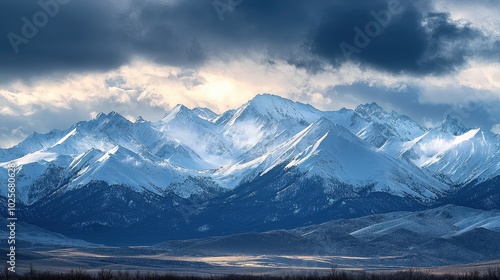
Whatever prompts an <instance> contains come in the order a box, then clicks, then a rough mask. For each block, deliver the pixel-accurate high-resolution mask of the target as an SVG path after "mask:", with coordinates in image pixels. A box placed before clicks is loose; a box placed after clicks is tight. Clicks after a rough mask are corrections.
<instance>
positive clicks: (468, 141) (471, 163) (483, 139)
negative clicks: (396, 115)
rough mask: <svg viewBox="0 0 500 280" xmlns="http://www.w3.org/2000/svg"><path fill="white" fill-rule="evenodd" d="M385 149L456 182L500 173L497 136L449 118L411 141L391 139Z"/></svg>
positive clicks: (499, 153)
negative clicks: (466, 126)
mask: <svg viewBox="0 0 500 280" xmlns="http://www.w3.org/2000/svg"><path fill="white" fill-rule="evenodd" d="M381 150H383V151H385V152H386V153H388V154H390V155H392V156H393V157H399V158H403V159H406V160H408V161H410V162H413V163H414V164H415V165H416V166H418V167H420V168H422V169H425V170H429V171H431V172H432V173H434V174H436V175H438V176H446V177H447V178H448V179H449V180H451V182H452V183H453V184H466V183H468V182H471V181H472V180H475V179H479V182H481V181H484V180H486V179H489V178H493V177H495V176H498V175H499V174H500V145H499V143H498V140H497V137H496V136H495V135H492V134H491V133H489V132H485V131H481V130H480V129H470V130H469V129H467V128H465V127H464V126H463V125H462V124H460V123H459V122H458V121H456V120H454V119H453V118H451V117H449V116H448V117H447V118H446V120H445V121H443V123H442V124H441V125H440V126H438V127H436V128H434V129H431V130H429V131H428V132H426V133H425V134H423V135H422V136H420V137H417V138H415V139H413V140H411V141H398V140H394V141H389V142H388V143H386V144H385V145H384V146H383V147H381Z"/></svg>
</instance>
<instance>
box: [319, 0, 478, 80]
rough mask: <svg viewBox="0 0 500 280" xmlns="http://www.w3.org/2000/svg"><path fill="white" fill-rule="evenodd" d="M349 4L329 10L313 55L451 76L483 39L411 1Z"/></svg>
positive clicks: (376, 0)
mask: <svg viewBox="0 0 500 280" xmlns="http://www.w3.org/2000/svg"><path fill="white" fill-rule="evenodd" d="M349 3H350V4H347V5H346V4H344V5H343V6H341V7H332V8H331V9H330V10H328V12H327V13H326V16H324V18H323V21H322V22H321V24H320V25H319V27H318V28H317V30H316V31H315V33H314V34H313V36H312V38H311V43H310V48H311V51H312V52H313V53H315V54H317V55H319V56H321V57H324V58H325V59H328V60H329V61H330V62H331V63H332V64H333V65H340V64H342V63H344V62H345V61H348V60H352V61H354V62H356V63H359V64H360V65H361V66H372V67H374V68H378V69H380V70H384V71H387V72H392V73H401V72H407V73H412V74H419V75H422V74H434V73H437V74H440V73H448V72H450V71H453V70H454V69H456V68H457V67H459V66H461V65H463V64H464V62H465V61H466V59H467V57H468V56H470V55H471V54H472V53H471V52H472V51H473V50H471V49H470V48H469V46H470V43H471V42H472V41H473V40H475V39H478V38H480V37H481V33H480V32H479V31H477V30H474V29H473V28H471V27H470V26H468V25H465V26H459V25H458V24H457V23H455V22H452V21H451V19H450V15H449V14H447V13H437V12H427V11H426V7H419V6H416V5H415V4H414V3H413V2H410V1H397V0H390V1H381V0H374V1H369V2H367V3H365V4H364V5H359V4H360V1H352V2H349ZM419 4H422V2H420V3H419ZM391 5H393V7H392V9H391ZM393 10H394V11H393ZM384 25H385V26H384Z"/></svg>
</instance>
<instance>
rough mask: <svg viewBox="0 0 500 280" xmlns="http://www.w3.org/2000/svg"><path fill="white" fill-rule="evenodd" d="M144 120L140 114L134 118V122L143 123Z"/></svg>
mask: <svg viewBox="0 0 500 280" xmlns="http://www.w3.org/2000/svg"><path fill="white" fill-rule="evenodd" d="M144 122H146V120H145V119H143V118H142V116H139V117H138V118H137V119H135V123H144Z"/></svg>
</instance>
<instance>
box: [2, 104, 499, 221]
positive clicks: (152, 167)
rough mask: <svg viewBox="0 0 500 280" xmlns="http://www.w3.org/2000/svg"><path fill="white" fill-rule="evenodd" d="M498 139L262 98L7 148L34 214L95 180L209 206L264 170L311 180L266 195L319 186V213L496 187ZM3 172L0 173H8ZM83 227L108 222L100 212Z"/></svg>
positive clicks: (425, 201)
mask: <svg viewBox="0 0 500 280" xmlns="http://www.w3.org/2000/svg"><path fill="white" fill-rule="evenodd" d="M499 140H500V138H499V136H498V135H495V134H492V133H490V132H488V131H483V130H481V129H479V128H466V127H464V126H463V125H462V124H460V123H459V122H458V121H457V120H455V119H453V118H452V117H447V118H446V119H445V120H443V122H442V123H441V124H440V125H439V126H437V127H434V128H425V127H422V126H420V125H419V124H418V123H416V122H415V121H413V120H412V119H411V118H409V117H407V116H405V115H400V114H398V113H396V112H386V111H384V110H383V109H382V108H381V107H380V106H378V105H377V104H375V103H372V104H364V105H360V106H358V107H357V108H356V109H355V110H349V109H341V110H339V111H320V110H318V109H315V108H314V107H312V106H311V105H306V104H302V103H299V102H293V101H291V100H287V99H284V98H281V97H278V96H274V95H269V94H262V95H258V96H256V97H255V98H253V99H252V100H250V101H248V102H247V103H245V104H244V105H242V106H241V107H239V108H237V109H234V110H229V111H227V112H224V113H222V114H220V115H218V114H216V113H214V112H212V111H211V110H209V109H206V108H194V109H188V108H186V107H185V106H183V105H177V106H176V107H174V108H173V109H172V110H171V111H169V112H167V113H166V114H165V116H164V117H163V118H162V119H160V120H158V121H146V120H144V119H143V118H142V117H138V118H137V120H136V121H135V122H131V121H129V120H127V119H126V118H124V117H122V116H121V115H119V114H118V113H115V112H111V113H109V114H103V113H101V114H99V115H98V116H96V117H95V118H94V119H92V120H90V121H82V122H79V123H77V124H75V125H73V126H71V127H70V128H68V129H66V130H54V131H51V132H50V133H47V134H38V133H33V134H32V135H30V136H29V137H28V138H26V139H25V140H24V141H22V142H21V143H19V144H18V145H16V146H14V147H12V148H9V149H4V150H0V167H2V168H7V166H8V164H9V163H11V162H15V163H16V165H18V166H19V172H18V178H17V180H18V185H17V195H18V199H19V203H22V204H23V205H25V206H26V209H27V210H26V211H27V213H28V214H26V215H27V216H29V215H31V214H29V213H30V212H29V211H30V209H31V210H33V209H39V208H40V207H42V208H43V207H47V205H48V204H50V203H51V201H56V200H57V199H58V198H59V197H65V196H71V194H72V193H76V192H77V191H78V190H84V189H85V188H86V187H88V186H89V185H93V184H96V182H101V183H104V184H105V185H108V186H120V187H122V188H124V189H125V190H126V191H127V192H131V193H134V195H139V196H142V197H148V198H147V199H146V200H145V201H151V199H150V198H149V196H154V197H159V198H160V199H162V198H166V197H170V198H172V197H175V199H174V198H172V203H173V204H172V207H175V206H176V204H177V205H179V203H180V204H183V203H184V204H185V205H189V204H191V203H193V201H196V203H202V202H203V203H205V204H207V205H208V206H206V207H208V208H209V207H210V201H216V200H217V201H219V203H225V202H221V201H222V200H223V198H224V197H226V198H227V199H230V197H229V196H228V194H231V196H232V198H234V197H240V198H241V197H243V196H242V194H241V193H238V191H239V190H242V189H244V187H242V186H246V185H248V184H252V182H255V184H253V185H254V186H259V187H260V188H266V186H265V185H266V183H262V182H263V178H264V177H266V175H268V177H272V178H273V179H272V180H278V181H279V180H280V178H287V176H292V175H290V174H293V176H294V178H300V180H302V181H301V182H305V183H304V185H296V184H295V185H294V184H293V183H290V184H288V185H287V188H282V189H280V190H277V191H276V192H275V193H273V195H272V196H270V197H267V198H266V199H269V200H272V201H280V199H284V198H283V197H284V193H289V192H290V194H289V195H291V197H292V198H293V199H297V200H300V199H301V198H300V197H298V196H297V194H298V193H301V191H304V190H305V191H307V185H308V184H310V183H311V182H317V183H318V184H319V185H320V189H321V191H320V192H322V195H323V196H324V198H325V201H326V202H325V203H324V204H322V205H315V206H314V207H313V208H314V209H315V210H311V211H312V212H315V211H316V212H317V211H323V210H325V209H327V208H328V207H331V206H332V205H334V204H335V203H338V202H341V201H343V200H345V199H352V198H361V197H367V196H369V195H370V194H377V193H382V194H387V195H390V196H391V197H396V198H398V199H404V200H408V201H414V202H416V203H418V204H420V205H431V204H433V203H438V202H439V201H440V200H441V199H443V198H448V197H451V196H452V195H455V194H456V193H457V192H459V191H460V189H461V188H462V187H464V186H469V188H471V187H470V186H471V185H472V186H478V185H480V184H483V183H486V184H487V183H488V182H490V181H491V180H496V178H497V177H498V176H500V141H499ZM6 176H7V172H0V180H2V181H6V180H7V177H6ZM266 178H267V177H266ZM283 180H285V179H283ZM297 180H298V179H297ZM297 180H296V181H297ZM258 182H261V183H258ZM495 182H496V181H495ZM283 186H285V185H283ZM255 188H257V187H255ZM261 191H263V190H262V189H255V190H254V191H253V193H254V194H258V193H259V192H261ZM78 193H81V192H78ZM250 193H252V192H250ZM0 195H2V196H5V195H6V189H5V188H4V189H1V190H0ZM286 197H287V198H286V199H290V196H286ZM178 200H179V201H181V202H178ZM200 201H201V202H200ZM343 202H344V203H345V201H343ZM123 203H124V205H125V204H127V205H128V204H133V203H134V201H133V200H129V199H128V198H124V199H123ZM297 204H300V203H297ZM304 207H305V206H304ZM311 207H312V206H311ZM160 208H161V207H160ZM167 208H168V207H167ZM162 209H163V210H161V211H167V210H165V209H166V208H165V209H164V208H162ZM204 209H205V208H204ZM311 209H312V208H311ZM396 210H399V209H396ZM400 210H404V209H400ZM33 211H34V210H33ZM158 211H159V210H158ZM200 211H201V210H200ZM298 211H304V210H303V209H302V210H301V209H298ZM350 211H351V212H352V210H350ZM77 212H78V211H77ZM193 213H194V212H193V211H191V212H190V213H189V215H198V214H199V212H196V213H194V214H193ZM183 215H184V214H183ZM125 216H126V215H125ZM184 216H185V215H184ZM124 219H125V220H127V218H124ZM98 220H99V221H98ZM104 220H106V219H104ZM138 220H141V219H139V218H138ZM138 220H137V221H138ZM81 223H84V224H85V223H87V224H89V225H92V224H101V225H107V222H106V221H101V220H100V219H96V218H95V217H94V218H93V220H92V219H90V220H88V221H85V222H83V221H82V222H81ZM81 223H79V224H80V225H81ZM74 224H76V223H73V224H72V225H74ZM131 224H133V222H130V223H128V224H127V225H131Z"/></svg>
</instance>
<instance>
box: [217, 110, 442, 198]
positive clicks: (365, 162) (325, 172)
mask: <svg viewBox="0 0 500 280" xmlns="http://www.w3.org/2000/svg"><path fill="white" fill-rule="evenodd" d="M282 164H286V167H285V168H291V167H297V168H298V169H299V170H301V171H302V172H304V173H306V174H307V176H312V175H316V176H319V177H321V178H324V179H327V180H330V181H331V182H341V183H343V184H347V185H351V186H353V187H355V188H362V187H366V186H369V185H373V190H374V191H385V192H389V193H391V194H395V195H399V196H407V195H408V196H412V197H415V198H418V199H422V200H426V199H429V198H437V197H438V196H439V195H441V194H442V193H443V192H444V191H445V190H446V189H447V188H448V187H447V186H446V185H444V184H442V183H440V182H439V181H437V180H435V179H432V178H430V177H429V176H428V175H426V174H425V173H424V172H422V171H420V170H419V169H417V168H415V167H414V166H413V165H411V164H401V163H399V162H398V161H397V160H394V159H392V158H390V157H389V156H387V155H386V154H385V153H383V152H377V151H375V150H374V149H373V147H372V146H370V145H368V144H366V143H364V142H362V141H361V140H360V139H359V138H357V137H356V136H355V135H353V134H352V133H350V132H349V131H348V130H347V129H345V128H344V127H342V126H339V125H336V124H334V123H332V122H331V121H330V120H328V119H327V118H324V117H322V118H320V119H318V120H317V121H315V122H313V123H312V124H311V125H309V126H308V127H307V128H305V129H304V130H302V131H301V132H299V133H297V134H296V135H295V136H293V137H292V138H290V139H289V140H288V141H286V142H285V143H283V144H281V145H280V146H278V147H277V148H276V149H275V150H273V151H271V152H269V153H267V154H265V155H263V156H261V157H259V158H257V159H255V160H251V161H248V162H244V163H241V164H236V165H233V166H230V167H227V168H222V169H220V170H218V171H217V172H216V175H219V176H221V178H222V180H224V179H226V178H231V180H227V181H230V182H232V183H235V184H238V183H239V182H240V181H242V180H244V179H246V178H248V177H251V176H252V175H253V176H256V175H257V173H260V172H261V173H260V174H261V175H262V174H265V173H266V172H268V171H270V170H272V169H273V168H277V167H278V166H280V165H282ZM333 185H335V184H333ZM326 188H327V189H326V191H328V186H326Z"/></svg>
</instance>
